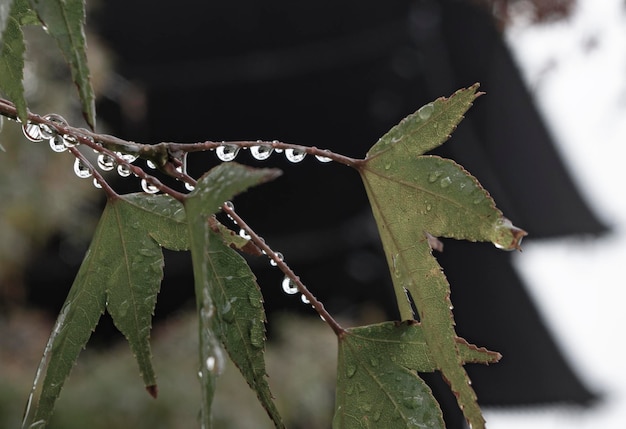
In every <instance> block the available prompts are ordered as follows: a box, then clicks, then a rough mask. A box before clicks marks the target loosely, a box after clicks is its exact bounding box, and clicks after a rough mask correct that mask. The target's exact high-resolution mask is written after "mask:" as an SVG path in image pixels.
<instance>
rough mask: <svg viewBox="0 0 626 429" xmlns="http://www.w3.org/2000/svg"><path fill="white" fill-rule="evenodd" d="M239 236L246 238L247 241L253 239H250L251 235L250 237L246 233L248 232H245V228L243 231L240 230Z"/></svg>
mask: <svg viewBox="0 0 626 429" xmlns="http://www.w3.org/2000/svg"><path fill="white" fill-rule="evenodd" d="M239 236H240V237H241V238H245V239H246V240H250V238H251V237H250V235H249V234H248V233H247V232H246V230H245V229H243V228H241V229H240V230H239Z"/></svg>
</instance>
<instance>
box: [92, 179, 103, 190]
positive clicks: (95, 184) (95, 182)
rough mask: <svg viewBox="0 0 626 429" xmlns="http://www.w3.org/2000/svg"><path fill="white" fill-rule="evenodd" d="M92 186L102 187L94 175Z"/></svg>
mask: <svg viewBox="0 0 626 429" xmlns="http://www.w3.org/2000/svg"><path fill="white" fill-rule="evenodd" d="M93 186H94V188H96V189H102V185H101V184H100V182H98V179H96V178H95V177H94V179H93Z"/></svg>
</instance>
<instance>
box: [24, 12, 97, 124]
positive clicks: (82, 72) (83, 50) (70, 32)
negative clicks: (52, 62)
mask: <svg viewBox="0 0 626 429" xmlns="http://www.w3.org/2000/svg"><path fill="white" fill-rule="evenodd" d="M31 4H32V5H33V9H34V10H35V11H36V12H37V15H38V16H39V19H40V20H41V22H42V23H43V24H44V25H45V27H46V28H47V29H48V33H49V34H50V35H51V36H52V37H53V38H54V39H55V40H56V42H57V45H58V46H59V48H60V49H61V52H63V56H64V57H65V60H66V61H67V62H68V64H69V66H70V70H71V72H72V80H73V81H74V84H75V85H76V87H77V88H78V95H79V97H80V101H81V106H82V109H83V116H84V117H85V120H86V121H87V124H89V126H90V127H91V128H92V129H94V128H95V126H96V108H95V96H94V93H93V89H92V87H91V78H90V73H89V66H88V64H87V42H86V39H85V31H84V25H85V1H84V0H31Z"/></svg>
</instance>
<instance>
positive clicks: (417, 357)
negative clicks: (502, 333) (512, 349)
mask: <svg viewBox="0 0 626 429" xmlns="http://www.w3.org/2000/svg"><path fill="white" fill-rule="evenodd" d="M456 341H457V344H458V349H459V353H460V356H461V360H462V362H463V363H467V362H480V363H492V362H497V360H498V359H499V358H500V355H499V354H498V353H493V352H489V351H487V350H485V349H479V348H477V347H476V346H474V345H471V344H468V343H467V342H465V341H464V340H462V339H458V338H457V339H456ZM437 369H440V368H439V367H438V365H437V362H436V360H435V359H434V357H433V355H432V353H431V350H430V348H429V346H428V344H427V342H426V338H425V335H424V330H423V328H422V326H421V325H420V324H419V323H417V322H415V321H408V322H402V323H398V322H385V323H380V324H376V325H370V326H363V327H359V328H353V329H348V330H347V331H346V333H345V335H343V336H341V337H340V338H339V359H338V366H337V400H336V405H335V416H334V418H333V428H334V429H351V428H370V427H371V428H378V427H384V428H443V427H444V423H443V419H442V415H441V410H440V409H439V407H438V405H437V402H436V400H435V399H434V398H433V396H432V393H431V391H430V389H429V388H428V386H427V385H426V384H425V383H424V381H423V380H422V379H420V378H419V377H418V376H417V374H416V372H432V371H435V370H437Z"/></svg>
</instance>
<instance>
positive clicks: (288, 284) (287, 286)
mask: <svg viewBox="0 0 626 429" xmlns="http://www.w3.org/2000/svg"><path fill="white" fill-rule="evenodd" d="M283 291H284V292H285V293H286V294H287V295H294V294H296V293H298V287H297V286H296V285H295V284H294V283H293V281H292V280H291V279H290V278H289V277H287V276H285V278H284V279H283Z"/></svg>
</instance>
